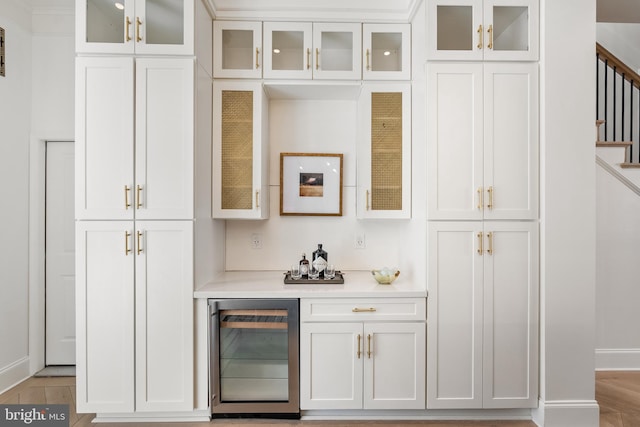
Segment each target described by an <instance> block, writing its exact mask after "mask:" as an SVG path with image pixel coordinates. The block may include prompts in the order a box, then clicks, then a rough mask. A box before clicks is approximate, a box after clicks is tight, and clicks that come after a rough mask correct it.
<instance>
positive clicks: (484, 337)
mask: <svg viewBox="0 0 640 427" xmlns="http://www.w3.org/2000/svg"><path fill="white" fill-rule="evenodd" d="M428 231H429V236H428V245H429V246H428V252H429V258H428V260H429V261H428V285H429V298H428V312H429V319H428V326H427V336H428V348H429V357H428V358H427V378H428V381H427V408H429V409H444V408H465V409H469V408H529V407H535V406H536V405H537V390H538V370H537V365H538V225H537V223H535V222H515V221H514V222H488V221H484V222H482V221H476V222H438V221H432V222H430V223H429V230H428Z"/></svg>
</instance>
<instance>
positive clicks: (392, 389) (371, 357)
mask: <svg viewBox="0 0 640 427" xmlns="http://www.w3.org/2000/svg"><path fill="white" fill-rule="evenodd" d="M300 312H301V326H300V408H301V409H303V410H306V409H424V407H425V386H424V378H425V341H426V338H425V324H424V320H425V301H424V299H407V298H398V299H385V300H379V299H358V300H349V299H346V300H342V299H313V300H305V299H302V300H301V301H300Z"/></svg>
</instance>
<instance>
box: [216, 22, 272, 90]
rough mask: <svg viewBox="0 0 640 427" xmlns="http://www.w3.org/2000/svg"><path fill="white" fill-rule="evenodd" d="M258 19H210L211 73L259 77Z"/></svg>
mask: <svg viewBox="0 0 640 427" xmlns="http://www.w3.org/2000/svg"><path fill="white" fill-rule="evenodd" d="M262 68H263V67H262V22H242V21H213V76H214V77H216V78H228V77H237V78H247V79H260V78H262Z"/></svg>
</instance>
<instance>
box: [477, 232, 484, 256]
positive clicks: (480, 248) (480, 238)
mask: <svg viewBox="0 0 640 427" xmlns="http://www.w3.org/2000/svg"><path fill="white" fill-rule="evenodd" d="M477 237H478V251H477V252H478V255H482V251H483V250H484V249H483V247H482V232H480V233H478V234H477Z"/></svg>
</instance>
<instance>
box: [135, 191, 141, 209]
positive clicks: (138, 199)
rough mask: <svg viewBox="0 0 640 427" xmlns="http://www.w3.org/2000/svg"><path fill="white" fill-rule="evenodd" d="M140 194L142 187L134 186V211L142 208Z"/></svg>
mask: <svg viewBox="0 0 640 427" xmlns="http://www.w3.org/2000/svg"><path fill="white" fill-rule="evenodd" d="M140 193H142V186H140V185H137V186H136V209H140V208H141V207H142V202H141V201H140V200H141V194H140Z"/></svg>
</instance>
